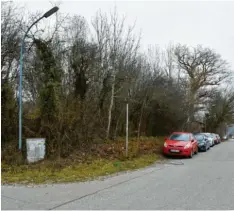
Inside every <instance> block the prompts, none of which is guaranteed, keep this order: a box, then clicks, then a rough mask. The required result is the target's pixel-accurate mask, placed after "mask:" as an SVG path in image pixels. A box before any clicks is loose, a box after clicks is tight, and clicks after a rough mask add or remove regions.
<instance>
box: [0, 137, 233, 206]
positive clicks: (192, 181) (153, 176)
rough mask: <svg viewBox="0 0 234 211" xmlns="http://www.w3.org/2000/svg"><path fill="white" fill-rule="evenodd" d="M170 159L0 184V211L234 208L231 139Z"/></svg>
mask: <svg viewBox="0 0 234 211" xmlns="http://www.w3.org/2000/svg"><path fill="white" fill-rule="evenodd" d="M171 161H172V163H171V164H170V163H169V164H156V165H154V166H152V167H149V168H146V169H143V170H140V171H134V172H131V173H125V174H120V175H118V176H113V177H109V178H107V179H105V180H103V181H100V180H99V181H92V182H86V183H76V184H59V185H44V186H36V187H24V186H2V209H3V210H6V209H37V210H38V209H47V210H53V209H62V210H68V209H72V210H77V209H86V210H87V209H126V210H127V209H158V210H160V209H170V210H172V209H178V210H186V209H193V210H195V209H200V210H204V209H209V210H228V209H234V140H230V141H228V142H224V143H221V144H220V145H217V146H215V147H213V148H212V149H211V150H209V151H208V152H206V153H199V154H198V155H196V156H195V157H194V158H193V159H172V160H171ZM173 162H174V163H173ZM181 162H182V163H181ZM175 164H177V165H175ZM179 164H180V165H179ZM181 164H183V165H181Z"/></svg>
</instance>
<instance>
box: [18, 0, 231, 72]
mask: <svg viewBox="0 0 234 211" xmlns="http://www.w3.org/2000/svg"><path fill="white" fill-rule="evenodd" d="M51 2H53V1H21V3H23V4H25V5H26V8H27V10H29V11H30V12H34V11H43V12H45V11H47V10H48V9H50V8H51ZM60 2H61V4H60V12H61V13H70V14H79V15H82V16H84V17H85V18H86V19H87V21H88V22H90V21H91V19H92V17H93V16H94V15H95V13H96V11H97V10H99V9H101V10H102V11H103V12H110V10H113V8H114V6H115V5H116V6H117V10H118V13H119V14H120V15H121V14H123V15H126V16H127V19H126V23H127V24H133V23H134V21H135V20H136V32H137V31H140V30H141V32H142V34H141V37H142V41H141V44H142V47H143V48H144V49H147V47H148V45H150V44H151V45H154V44H157V45H159V46H160V47H165V46H166V45H167V44H168V43H169V42H173V43H181V44H187V45H191V46H196V45H198V44H202V45H204V46H206V47H210V48H212V49H215V50H216V51H217V52H218V53H220V54H221V55H222V56H223V58H224V59H226V60H227V61H228V62H229V63H230V64H231V66H232V69H234V24H233V23H234V1H66V0H63V1H60Z"/></svg>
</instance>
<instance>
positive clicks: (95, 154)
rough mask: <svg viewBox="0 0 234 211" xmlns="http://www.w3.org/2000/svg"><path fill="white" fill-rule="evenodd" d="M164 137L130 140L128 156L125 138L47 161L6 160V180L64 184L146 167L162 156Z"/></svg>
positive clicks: (3, 165) (3, 166)
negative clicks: (13, 161) (19, 161)
mask: <svg viewBox="0 0 234 211" xmlns="http://www.w3.org/2000/svg"><path fill="white" fill-rule="evenodd" d="M162 144H163V139H162V138H155V137H150V138H144V137H142V138H140V140H137V139H131V140H130V141H129V156H128V157H126V156H125V147H124V146H125V143H124V140H123V139H119V140H118V141H116V142H109V141H107V142H105V143H102V144H96V145H93V146H92V147H91V148H90V149H89V150H86V151H81V150H80V151H77V152H76V153H73V154H71V155H70V156H69V157H67V158H66V159H61V158H60V159H56V160H44V161H41V162H39V163H35V164H30V165H29V164H19V163H18V162H16V163H13V164H12V163H11V164H9V163H8V164H7V163H6V162H4V161H3V162H2V183H3V184H4V183H8V184H11V183H23V184H29V183H35V184H40V183H61V182H62V183H64V182H76V181H85V180H90V179H94V178H96V177H98V176H105V175H109V174H113V173H117V172H120V171H126V170H133V169H138V168H143V167H146V166H149V165H151V164H153V163H154V162H155V161H157V160H158V159H159V158H160V154H161V146H162Z"/></svg>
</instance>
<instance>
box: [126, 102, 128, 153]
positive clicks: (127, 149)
mask: <svg viewBox="0 0 234 211" xmlns="http://www.w3.org/2000/svg"><path fill="white" fill-rule="evenodd" d="M126 156H128V102H127V104H126Z"/></svg>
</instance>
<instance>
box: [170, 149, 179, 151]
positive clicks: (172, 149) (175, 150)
mask: <svg viewBox="0 0 234 211" xmlns="http://www.w3.org/2000/svg"><path fill="white" fill-rule="evenodd" d="M171 152H180V150H177V149H171Z"/></svg>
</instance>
